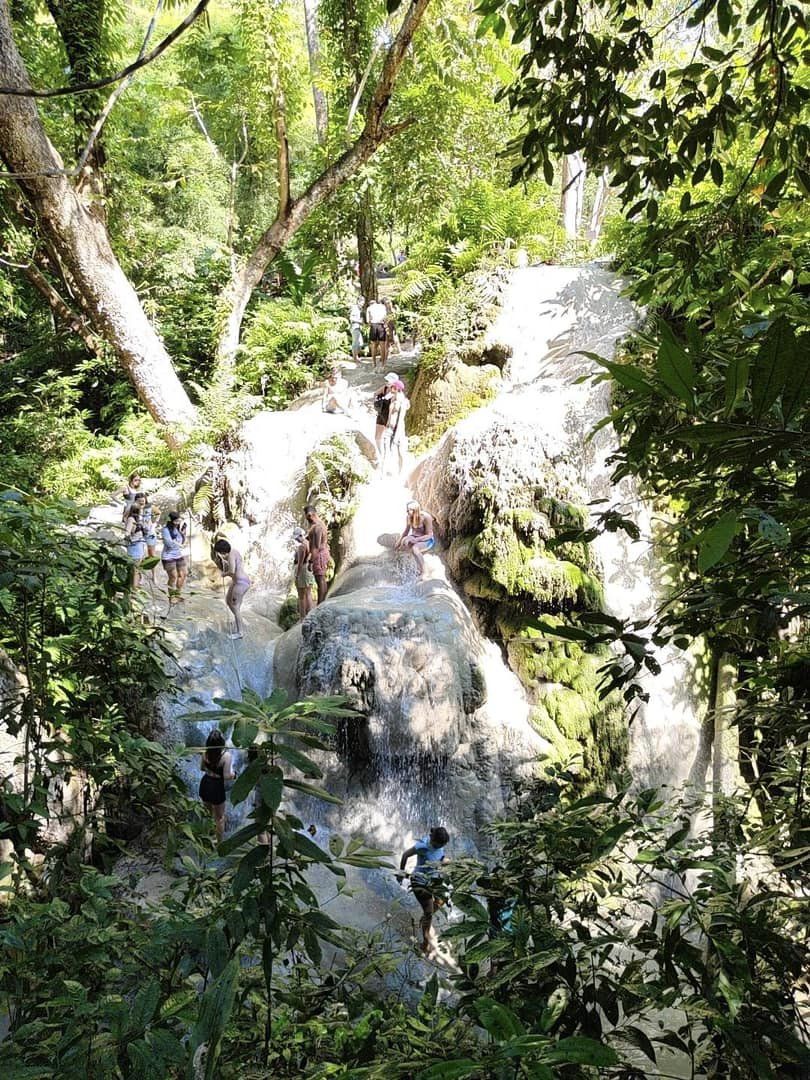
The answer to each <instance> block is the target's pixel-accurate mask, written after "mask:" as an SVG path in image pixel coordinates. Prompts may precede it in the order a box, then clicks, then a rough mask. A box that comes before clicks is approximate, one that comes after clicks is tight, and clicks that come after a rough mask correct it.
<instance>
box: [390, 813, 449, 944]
mask: <svg viewBox="0 0 810 1080" xmlns="http://www.w3.org/2000/svg"><path fill="white" fill-rule="evenodd" d="M449 840H450V835H449V833H448V832H447V829H444V828H442V826H441V825H437V826H434V828H432V829H431V830H430V833H429V835H428V836H423V837H422V839H421V840H417V841H415V843H414V845H413V847H409V848H408V850H407V851H405V852H403V854H402V858H401V859H400V860H399V874H398V875H397V876H398V877H399V878H400V879H402V877H403V876H404V874H405V866H406V864H407V862H408V860H409V859H412V858H413V857H414V855H415V856H416V869H415V870H414V871H413V873H412V874H411V892H412V893H413V895H414V896H415V897H416V899H417V900H418V901H419V903H420V905H421V907H422V918H421V919H420V920H419V925H420V927H421V928H422V952H423V953H427V952H429V950H430V944H431V935H432V932H433V916H434V915H435V913H436V912H437V911H438V910H439V908H441V907H444V904H445V896H444V886H443V884H442V879H441V864H442V863H443V862H444V861H445V855H444V849H445V846H446V845H447V843H448V841H449Z"/></svg>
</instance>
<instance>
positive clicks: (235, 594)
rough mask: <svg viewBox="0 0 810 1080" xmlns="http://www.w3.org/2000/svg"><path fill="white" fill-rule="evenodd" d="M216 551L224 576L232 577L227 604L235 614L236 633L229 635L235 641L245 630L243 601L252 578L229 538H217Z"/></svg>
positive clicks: (226, 594) (226, 598)
mask: <svg viewBox="0 0 810 1080" xmlns="http://www.w3.org/2000/svg"><path fill="white" fill-rule="evenodd" d="M214 551H215V552H216V554H217V561H218V562H219V565H220V569H221V570H222V576H223V577H229V578H230V579H231V583H230V585H229V586H228V591H227V592H226V593H225V604H226V606H227V608H228V610H229V611H230V613H231V614H232V615H233V621H234V623H235V624H236V631H235V633H233V634H229V635H228V636H229V637H230V638H231V640H232V641H235V640H236V639H237V638H240V637H242V635H243V634H244V632H245V627H244V623H243V622H242V601H243V600H244V599H245V593H246V592H247V591H248V589H249V588H250V578H249V577H248V576H247V574H246V573H245V571H244V568H243V566H242V554H241V552H239V551H237V550H236V548H235V547H233V546H232V545H231V544H229V543H228V541H227V540H217V542H216V543H215V544H214Z"/></svg>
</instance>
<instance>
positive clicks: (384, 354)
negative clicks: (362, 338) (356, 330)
mask: <svg viewBox="0 0 810 1080" xmlns="http://www.w3.org/2000/svg"><path fill="white" fill-rule="evenodd" d="M387 317H388V312H387V311H386V310H385V304H381V303H380V301H379V300H372V301H371V303H370V304H369V305H368V307H367V308H366V322H367V323H368V325H369V331H368V340H369V347H370V349H371V364H372V367H373V369H374V371H376V370H377V362H378V359H379V365H380V371H382V370H383V368H384V367H385V363H386V361H387V359H388V330H387V328H386V325H385V320H386V319H387Z"/></svg>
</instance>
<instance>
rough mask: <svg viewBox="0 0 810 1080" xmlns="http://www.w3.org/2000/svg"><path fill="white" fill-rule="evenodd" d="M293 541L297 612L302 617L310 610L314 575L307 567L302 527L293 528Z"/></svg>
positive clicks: (307, 544) (308, 552)
mask: <svg viewBox="0 0 810 1080" xmlns="http://www.w3.org/2000/svg"><path fill="white" fill-rule="evenodd" d="M293 540H294V541H295V561H294V563H293V565H294V567H295V590H296V592H297V593H298V614H299V615H300V616H301V618H302V619H304V618H306V616H307V615H308V614H309V613H310V611H312V586H313V585H314V584H315V575H314V574H313V573H312V571H311V570H310V568H309V558H310V550H309V543H308V541H307V534H306V533H305V532H304V530H303V529H301V528H297V529H293Z"/></svg>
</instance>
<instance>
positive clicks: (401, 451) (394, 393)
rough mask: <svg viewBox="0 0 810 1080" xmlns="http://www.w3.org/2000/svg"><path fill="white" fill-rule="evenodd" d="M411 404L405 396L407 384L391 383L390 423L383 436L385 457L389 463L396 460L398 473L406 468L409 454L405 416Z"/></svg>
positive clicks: (399, 381)
mask: <svg viewBox="0 0 810 1080" xmlns="http://www.w3.org/2000/svg"><path fill="white" fill-rule="evenodd" d="M410 407H411V403H410V401H408V399H407V397H406V396H405V383H403V382H402V381H401V380H399V379H397V381H396V382H394V383H391V405H390V407H389V409H388V423H387V424H386V429H385V434H384V435H383V446H384V447H385V452H384V457H385V458H386V459H387V460H388V461H393V460H394V458H396V462H397V465H396V469H397V473H401V472H402V470H403V469H404V468H405V456H406V454H407V453H408V436H407V433H406V431H405V415H406V413H407V412H408V409H410Z"/></svg>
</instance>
